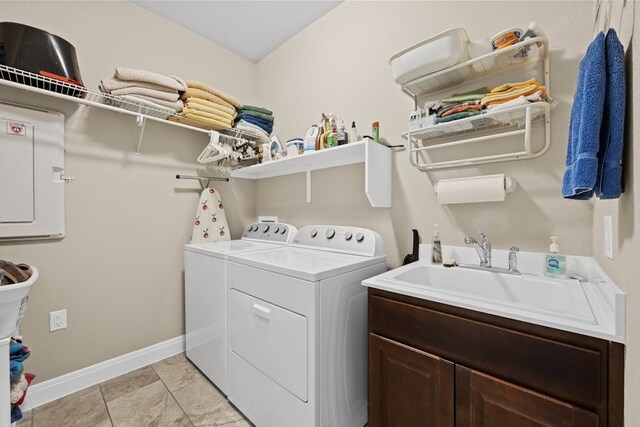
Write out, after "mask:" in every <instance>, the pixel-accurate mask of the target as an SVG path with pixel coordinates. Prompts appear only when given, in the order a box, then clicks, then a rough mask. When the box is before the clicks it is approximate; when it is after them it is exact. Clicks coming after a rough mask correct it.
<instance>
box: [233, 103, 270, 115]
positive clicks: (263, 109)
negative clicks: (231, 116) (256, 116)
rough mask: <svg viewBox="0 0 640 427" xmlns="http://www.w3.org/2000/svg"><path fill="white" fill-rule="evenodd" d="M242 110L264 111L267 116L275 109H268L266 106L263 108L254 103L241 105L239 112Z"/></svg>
mask: <svg viewBox="0 0 640 427" xmlns="http://www.w3.org/2000/svg"><path fill="white" fill-rule="evenodd" d="M242 111H245V112H254V113H262V114H266V115H267V116H272V115H273V111H271V110H267V109H266V108H263V107H256V106H254V105H241V106H240V107H238V112H242Z"/></svg>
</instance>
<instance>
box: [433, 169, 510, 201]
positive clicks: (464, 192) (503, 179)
mask: <svg viewBox="0 0 640 427" xmlns="http://www.w3.org/2000/svg"><path fill="white" fill-rule="evenodd" d="M517 185H518V184H517V182H516V180H515V179H513V178H510V177H508V176H505V175H504V174H497V175H484V176H472V177H468V178H456V179H443V180H441V181H438V182H437V183H436V184H435V185H434V186H433V190H434V191H435V192H436V193H437V194H438V203H440V204H441V205H447V204H455V203H479V202H502V201H504V199H505V197H506V194H507V192H509V193H510V192H512V191H514V190H515V189H516V188H517Z"/></svg>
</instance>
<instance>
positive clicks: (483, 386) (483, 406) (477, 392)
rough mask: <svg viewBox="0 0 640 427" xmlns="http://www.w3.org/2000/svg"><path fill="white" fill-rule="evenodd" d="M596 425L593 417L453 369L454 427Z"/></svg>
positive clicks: (542, 396)
mask: <svg viewBox="0 0 640 427" xmlns="http://www.w3.org/2000/svg"><path fill="white" fill-rule="evenodd" d="M598 425H599V422H598V416H597V415H596V414H593V413H591V412H587V411H584V410H582V409H579V408H576V407H575V406H572V405H569V404H567V403H565V402H562V401H559V400H556V399H553V398H551V397H548V396H545V395H542V394H539V393H536V392H534V391H532V390H528V389H526V388H522V387H519V386H516V385H514V384H510V383H508V382H505V381H502V380H499V379H497V378H493V377H490V376H488V375H485V374H482V373H480V372H476V371H473V370H471V369H467V368H464V367H461V366H456V427H496V426H509V427H541V426H554V427H555V426H563V427H571V426H576V427H596V426H598Z"/></svg>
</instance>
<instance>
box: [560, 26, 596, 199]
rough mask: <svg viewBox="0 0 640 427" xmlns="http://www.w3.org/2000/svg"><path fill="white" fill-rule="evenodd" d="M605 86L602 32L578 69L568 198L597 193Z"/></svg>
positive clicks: (569, 149) (564, 187) (565, 183)
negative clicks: (595, 191)
mask: <svg viewBox="0 0 640 427" xmlns="http://www.w3.org/2000/svg"><path fill="white" fill-rule="evenodd" d="M605 89H606V60H605V36H604V33H602V32H600V33H599V34H598V35H597V36H596V38H595V40H594V41H593V42H591V44H590V45H589V47H588V48H587V52H586V54H585V56H584V58H582V61H580V66H579V68H578V81H577V84H576V93H575V96H574V102H573V108H572V109H571V122H570V124H569V144H568V146H567V162H566V165H567V169H566V170H565V173H564V177H563V179H562V196H563V197H565V198H567V199H577V200H588V199H590V198H591V197H592V196H593V194H594V190H595V186H596V182H597V179H598V170H599V168H598V157H597V156H598V151H599V148H600V129H601V125H602V113H603V110H604V94H605Z"/></svg>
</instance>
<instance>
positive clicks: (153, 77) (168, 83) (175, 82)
mask: <svg viewBox="0 0 640 427" xmlns="http://www.w3.org/2000/svg"><path fill="white" fill-rule="evenodd" d="M114 77H116V78H117V79H120V80H133V81H138V82H147V83H153V84H156V85H160V86H165V87H168V88H171V89H175V90H179V91H185V90H187V85H186V84H185V83H184V81H183V80H182V79H178V78H175V77H171V76H165V75H164V74H158V73H154V72H152V71H145V70H138V69H136V68H127V67H118V68H116V73H115V76H114Z"/></svg>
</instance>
